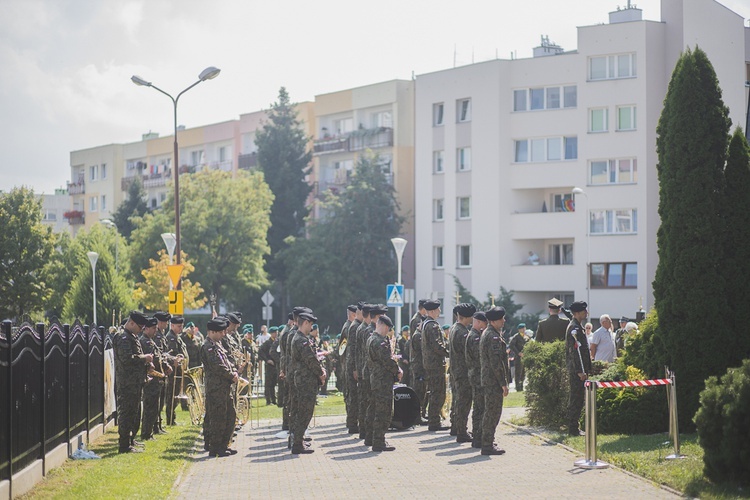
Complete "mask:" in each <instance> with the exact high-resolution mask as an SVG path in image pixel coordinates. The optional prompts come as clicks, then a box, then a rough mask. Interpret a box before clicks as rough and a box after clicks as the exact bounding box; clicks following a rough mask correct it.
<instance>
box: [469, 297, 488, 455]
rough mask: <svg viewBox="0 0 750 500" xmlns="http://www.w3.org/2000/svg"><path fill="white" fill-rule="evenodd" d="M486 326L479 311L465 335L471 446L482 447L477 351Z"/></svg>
mask: <svg viewBox="0 0 750 500" xmlns="http://www.w3.org/2000/svg"><path fill="white" fill-rule="evenodd" d="M486 328H487V316H485V314H484V313H483V312H481V311H479V312H475V313H474V316H473V317H472V326H471V330H470V331H469V335H467V337H466V349H465V352H464V355H465V357H466V368H467V372H468V375H469V383H470V384H471V400H472V403H473V406H474V409H473V411H472V412H471V432H472V439H471V447H472V448H481V447H482V417H484V394H483V393H482V361H481V355H480V352H479V341H480V340H481V338H482V332H483V331H484V330H485V329H486Z"/></svg>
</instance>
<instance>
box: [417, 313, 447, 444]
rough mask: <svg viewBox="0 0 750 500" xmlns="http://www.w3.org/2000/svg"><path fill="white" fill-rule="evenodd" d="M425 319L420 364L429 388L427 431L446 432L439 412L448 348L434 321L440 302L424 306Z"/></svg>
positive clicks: (443, 388)
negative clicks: (422, 365) (422, 366)
mask: <svg viewBox="0 0 750 500" xmlns="http://www.w3.org/2000/svg"><path fill="white" fill-rule="evenodd" d="M424 308H425V310H426V311H427V319H426V320H425V321H424V322H423V323H422V363H423V364H424V372H425V375H426V376H427V385H428V386H429V388H430V401H429V405H428V407H427V422H428V423H427V425H428V427H427V429H428V430H430V431H443V430H448V429H450V427H446V426H443V425H441V415H440V412H441V410H442V409H443V405H444V404H445V389H446V387H445V358H447V357H448V347H447V346H446V344H445V339H444V337H443V331H442V329H441V327H440V325H439V324H438V322H437V321H436V319H437V318H438V317H439V316H440V301H438V300H428V301H426V302H425V304H424Z"/></svg>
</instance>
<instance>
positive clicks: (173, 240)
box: [161, 233, 177, 290]
mask: <svg viewBox="0 0 750 500" xmlns="http://www.w3.org/2000/svg"><path fill="white" fill-rule="evenodd" d="M161 239H162V241H164V245H166V247H167V253H168V254H169V265H170V266H171V265H172V256H173V255H174V247H175V245H177V237H176V236H175V234H174V233H161ZM169 289H170V290H171V289H172V280H169Z"/></svg>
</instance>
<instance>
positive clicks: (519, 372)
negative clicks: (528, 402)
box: [515, 357, 526, 392]
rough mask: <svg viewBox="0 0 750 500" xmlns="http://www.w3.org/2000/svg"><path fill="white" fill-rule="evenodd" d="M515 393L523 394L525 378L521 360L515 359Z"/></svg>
mask: <svg viewBox="0 0 750 500" xmlns="http://www.w3.org/2000/svg"><path fill="white" fill-rule="evenodd" d="M515 365H516V373H515V376H516V391H518V392H523V379H524V378H526V372H525V371H524V369H523V359H521V358H520V357H516V360H515Z"/></svg>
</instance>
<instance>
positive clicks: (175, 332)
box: [166, 316, 188, 425]
mask: <svg viewBox="0 0 750 500" xmlns="http://www.w3.org/2000/svg"><path fill="white" fill-rule="evenodd" d="M184 323H185V320H184V319H183V318H182V316H172V317H171V318H170V319H169V324H170V330H169V333H167V337H166V339H167V351H166V352H167V354H169V355H170V356H172V357H174V358H176V360H177V363H176V364H175V368H174V371H173V372H172V375H171V376H170V377H169V380H168V384H167V397H166V403H167V425H175V424H176V422H175V414H174V409H175V407H176V406H177V404H176V402H175V396H177V395H179V394H180V389H179V388H180V384H181V383H182V377H183V376H184V374H183V370H182V362H183V360H187V359H188V351H187V346H186V345H185V343H184V342H183V341H182V338H181V336H180V335H181V334H182V325H183V324H184Z"/></svg>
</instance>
